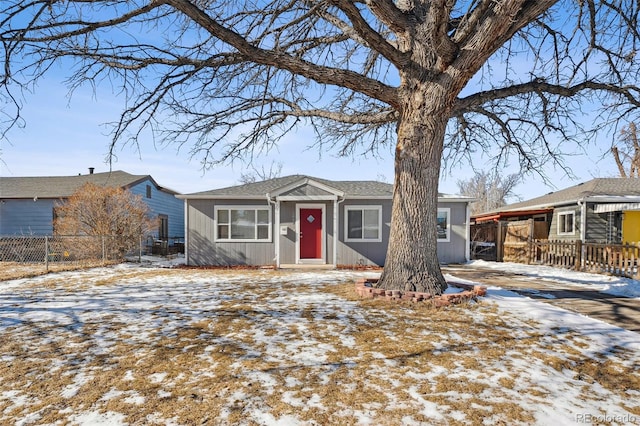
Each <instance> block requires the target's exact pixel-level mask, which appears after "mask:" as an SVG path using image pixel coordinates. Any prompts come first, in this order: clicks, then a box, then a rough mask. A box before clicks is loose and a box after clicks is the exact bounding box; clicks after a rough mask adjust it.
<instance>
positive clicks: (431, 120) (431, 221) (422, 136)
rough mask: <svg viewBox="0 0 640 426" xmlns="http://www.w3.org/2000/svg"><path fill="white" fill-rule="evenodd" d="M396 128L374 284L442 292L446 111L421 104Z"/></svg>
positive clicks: (389, 287) (407, 112) (444, 283)
mask: <svg viewBox="0 0 640 426" xmlns="http://www.w3.org/2000/svg"><path fill="white" fill-rule="evenodd" d="M409 109H410V110H405V111H404V114H403V117H402V119H401V121H400V123H399V127H398V143H397V147H396V158H395V181H394V182H395V183H394V191H393V210H392V217H391V235H390V240H389V246H388V249H387V258H386V261H385V265H384V271H383V273H382V276H381V277H380V281H379V282H378V286H379V287H381V288H385V289H394V290H405V291H421V292H427V293H431V294H442V292H444V290H445V289H446V288H447V283H446V281H445V279H444V277H443V275H442V272H441V271H440V264H439V262H438V255H437V238H438V236H437V227H436V224H437V211H438V181H439V177H440V163H441V157H442V148H443V143H444V134H445V128H446V124H447V119H448V114H447V113H446V111H445V110H444V109H445V108H434V106H433V105H429V107H427V106H426V105H424V103H422V102H420V104H418V105H415V107H414V108H411V107H410V108H409Z"/></svg>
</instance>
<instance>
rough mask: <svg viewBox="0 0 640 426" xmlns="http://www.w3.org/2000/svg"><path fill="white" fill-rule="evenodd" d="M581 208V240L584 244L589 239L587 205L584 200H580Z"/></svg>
mask: <svg viewBox="0 0 640 426" xmlns="http://www.w3.org/2000/svg"><path fill="white" fill-rule="evenodd" d="M578 205H579V206H580V239H581V240H582V242H583V243H584V242H585V240H586V239H587V203H586V202H585V201H584V199H582V200H578Z"/></svg>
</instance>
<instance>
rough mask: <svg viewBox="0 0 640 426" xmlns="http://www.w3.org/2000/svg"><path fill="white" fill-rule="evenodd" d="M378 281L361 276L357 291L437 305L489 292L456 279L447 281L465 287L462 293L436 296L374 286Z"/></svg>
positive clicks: (453, 285)
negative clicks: (429, 302)
mask: <svg viewBox="0 0 640 426" xmlns="http://www.w3.org/2000/svg"><path fill="white" fill-rule="evenodd" d="M376 282H378V278H360V279H359V280H357V281H356V293H358V295H359V296H360V297H364V298H367V299H374V298H381V297H384V298H385V299H386V300H395V301H410V302H425V301H431V302H433V304H434V305H435V306H436V307H440V306H448V305H452V304H457V303H462V302H465V301H469V300H471V299H476V298H477V297H482V296H485V295H486V294H487V288H486V287H485V286H481V285H473V284H465V283H460V282H456V281H447V284H449V285H450V286H452V287H458V288H462V289H464V290H463V291H461V292H460V293H451V294H443V295H439V296H434V295H433V294H431V293H422V292H418V291H401V290H385V289H383V288H374V287H373V284H374V283H376Z"/></svg>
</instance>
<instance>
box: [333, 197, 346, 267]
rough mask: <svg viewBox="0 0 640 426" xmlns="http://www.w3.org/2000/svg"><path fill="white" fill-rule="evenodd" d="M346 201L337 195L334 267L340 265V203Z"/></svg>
mask: <svg viewBox="0 0 640 426" xmlns="http://www.w3.org/2000/svg"><path fill="white" fill-rule="evenodd" d="M342 202H344V198H343V199H342V200H340V199H339V197H336V199H335V201H334V202H333V267H334V268H337V267H338V239H339V238H340V223H339V222H340V221H339V220H338V219H339V218H340V209H339V206H338V205H339V204H340V203H342Z"/></svg>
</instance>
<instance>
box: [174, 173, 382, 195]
mask: <svg viewBox="0 0 640 426" xmlns="http://www.w3.org/2000/svg"><path fill="white" fill-rule="evenodd" d="M305 179H309V180H311V181H315V182H318V183H320V184H322V185H325V186H329V187H331V188H335V189H337V190H339V191H342V192H344V193H345V196H352V197H354V196H389V197H391V195H392V194H393V185H391V184H388V183H384V182H376V181H334V180H327V179H320V178H316V177H312V176H307V175H290V176H284V177H278V178H274V179H267V180H264V181H260V182H254V183H247V184H244V185H236V186H229V187H226V188H219V189H213V190H210V191H203V192H196V193H193V194H187V195H185V196H184V197H182V198H189V197H190V196H197V197H207V196H210V197H216V198H219V197H224V196H228V197H229V198H235V197H264V196H265V195H266V194H268V193H272V192H274V191H276V190H278V189H280V188H283V187H286V186H288V185H291V184H294V183H296V182H299V181H304V180H305Z"/></svg>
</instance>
